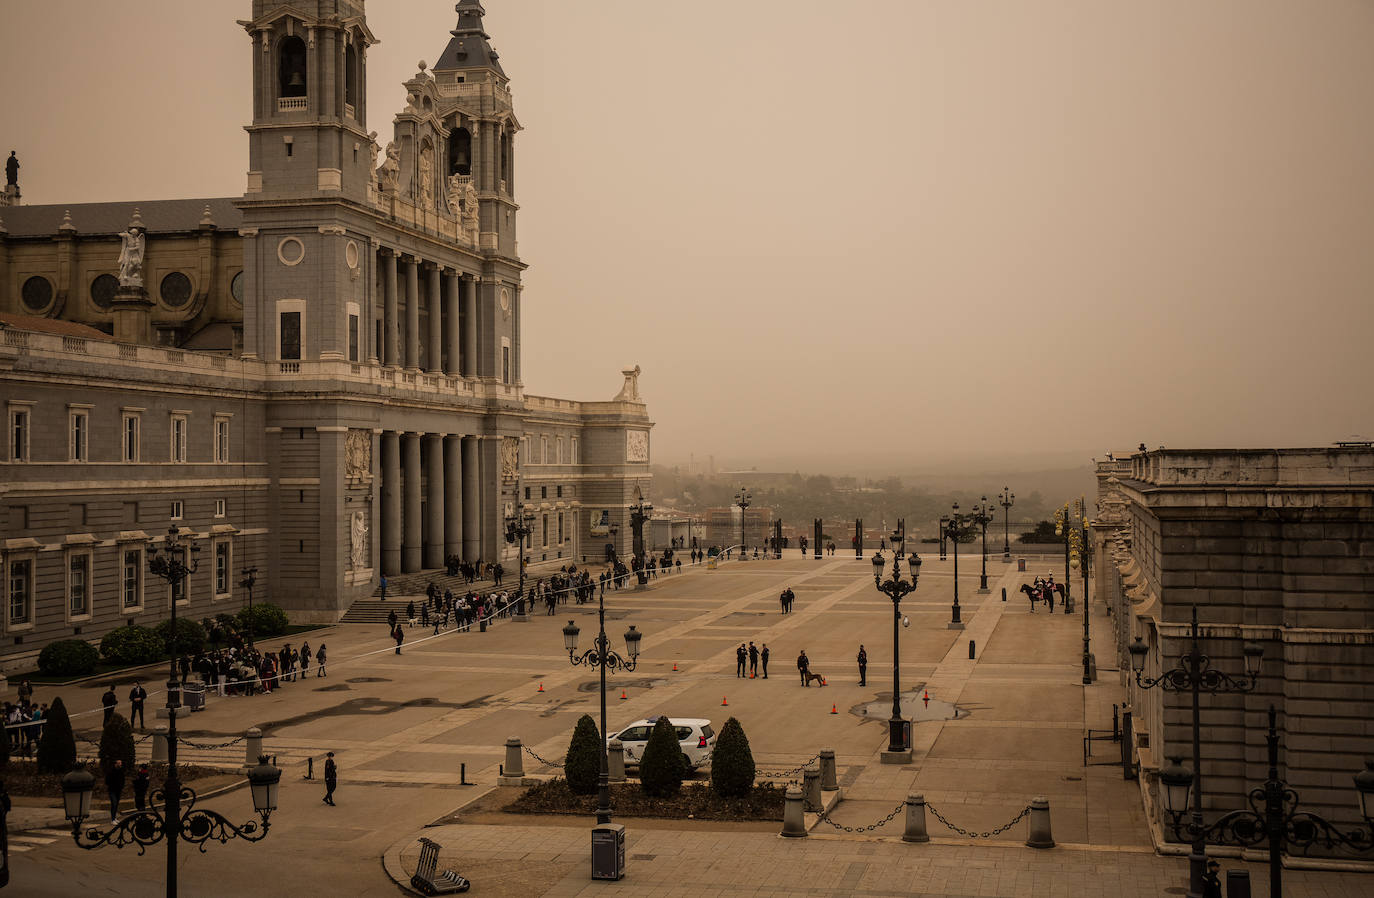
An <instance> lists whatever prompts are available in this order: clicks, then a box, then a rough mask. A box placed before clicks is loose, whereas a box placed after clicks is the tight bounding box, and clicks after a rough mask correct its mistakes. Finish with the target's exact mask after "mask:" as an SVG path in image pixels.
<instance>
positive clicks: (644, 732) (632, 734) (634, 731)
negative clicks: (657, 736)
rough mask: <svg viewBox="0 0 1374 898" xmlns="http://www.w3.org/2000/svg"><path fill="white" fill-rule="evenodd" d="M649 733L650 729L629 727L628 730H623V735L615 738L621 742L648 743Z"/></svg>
mask: <svg viewBox="0 0 1374 898" xmlns="http://www.w3.org/2000/svg"><path fill="white" fill-rule="evenodd" d="M649 732H650V727H646V726H637V727H630V728H629V729H627V730H625V731H624V732H623V733H621V734H620V735H619V736H616V737H615V738H617V739H619V740H620V741H621V742H648V741H649Z"/></svg>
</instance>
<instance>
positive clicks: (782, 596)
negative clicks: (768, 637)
mask: <svg viewBox="0 0 1374 898" xmlns="http://www.w3.org/2000/svg"><path fill="white" fill-rule="evenodd" d="M778 606H779V607H780V608H782V613H783V614H786V613H787V590H785V589H784V590H783V591H782V592H780V593H778Z"/></svg>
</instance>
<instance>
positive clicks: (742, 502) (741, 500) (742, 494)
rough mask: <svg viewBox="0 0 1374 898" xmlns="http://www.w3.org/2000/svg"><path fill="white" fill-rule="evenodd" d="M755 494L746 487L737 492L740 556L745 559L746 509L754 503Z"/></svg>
mask: <svg viewBox="0 0 1374 898" xmlns="http://www.w3.org/2000/svg"><path fill="white" fill-rule="evenodd" d="M753 498H754V494H753V493H751V492H749V491H748V490H747V489H745V488H744V487H740V488H739V492H737V493H735V504H736V505H738V506H739V557H740V560H743V559H744V510H745V509H746V508H748V507H749V506H750V504H752V500H753Z"/></svg>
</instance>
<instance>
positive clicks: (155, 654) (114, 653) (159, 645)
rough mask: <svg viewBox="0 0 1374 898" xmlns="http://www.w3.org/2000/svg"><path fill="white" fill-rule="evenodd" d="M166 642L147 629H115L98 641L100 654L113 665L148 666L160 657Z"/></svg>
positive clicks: (129, 627) (133, 627)
mask: <svg viewBox="0 0 1374 898" xmlns="http://www.w3.org/2000/svg"><path fill="white" fill-rule="evenodd" d="M166 647H167V640H166V639H164V638H162V637H161V636H158V635H157V633H156V632H155V631H153V630H151V629H149V628H148V627H136V626H133V625H130V626H127V627H116V628H114V629H113V630H111V631H110V632H108V633H106V634H105V636H104V638H103V639H101V640H100V654H101V656H102V657H104V659H105V660H106V661H109V662H111V663H113V664H148V663H149V662H152V661H157V660H158V659H159V658H161V657H162V653H163V650H164V649H166Z"/></svg>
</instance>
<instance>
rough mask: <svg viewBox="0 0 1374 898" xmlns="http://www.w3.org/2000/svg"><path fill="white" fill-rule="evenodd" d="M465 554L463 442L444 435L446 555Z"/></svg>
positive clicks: (446, 556)
mask: <svg viewBox="0 0 1374 898" xmlns="http://www.w3.org/2000/svg"><path fill="white" fill-rule="evenodd" d="M450 555H457V556H458V557H460V558H461V557H462V555H463V443H462V437H458V436H446V437H444V557H445V558H448V557H449V556H450Z"/></svg>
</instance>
